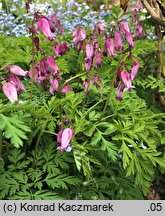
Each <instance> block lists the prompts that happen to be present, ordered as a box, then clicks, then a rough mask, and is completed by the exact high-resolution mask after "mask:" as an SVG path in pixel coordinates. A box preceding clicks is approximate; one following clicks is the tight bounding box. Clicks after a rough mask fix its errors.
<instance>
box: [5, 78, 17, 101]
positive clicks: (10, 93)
mask: <svg viewBox="0 0 165 216" xmlns="http://www.w3.org/2000/svg"><path fill="white" fill-rule="evenodd" d="M2 90H3V93H4V94H5V95H6V97H7V98H8V99H9V100H10V101H11V102H12V103H13V102H15V101H17V100H18V95H17V89H16V87H15V85H14V84H12V83H11V82H8V83H5V84H3V85H2Z"/></svg>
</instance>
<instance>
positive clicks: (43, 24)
mask: <svg viewBox="0 0 165 216" xmlns="http://www.w3.org/2000/svg"><path fill="white" fill-rule="evenodd" d="M37 26H38V28H39V30H40V31H41V32H42V33H43V34H44V35H45V36H46V37H47V38H52V37H53V34H52V31H51V28H50V22H49V21H48V19H47V18H46V17H41V18H40V19H39V20H38V21H37Z"/></svg>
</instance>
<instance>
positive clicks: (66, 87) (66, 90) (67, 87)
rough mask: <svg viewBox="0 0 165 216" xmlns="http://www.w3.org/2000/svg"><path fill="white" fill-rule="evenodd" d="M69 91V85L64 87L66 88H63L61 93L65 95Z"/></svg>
mask: <svg viewBox="0 0 165 216" xmlns="http://www.w3.org/2000/svg"><path fill="white" fill-rule="evenodd" d="M70 90H71V87H70V85H66V86H64V87H63V88H62V90H61V92H62V93H65V94H66V93H67V92H69V91H70Z"/></svg>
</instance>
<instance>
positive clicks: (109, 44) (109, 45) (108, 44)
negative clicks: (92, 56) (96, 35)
mask: <svg viewBox="0 0 165 216" xmlns="http://www.w3.org/2000/svg"><path fill="white" fill-rule="evenodd" d="M114 50H115V45H114V41H113V39H112V38H109V39H108V40H106V41H105V44H104V52H108V53H109V55H110V56H111V57H112V58H113V57H114V55H115V54H114Z"/></svg>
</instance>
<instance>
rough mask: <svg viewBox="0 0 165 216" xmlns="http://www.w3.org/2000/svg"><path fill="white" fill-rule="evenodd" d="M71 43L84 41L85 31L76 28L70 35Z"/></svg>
mask: <svg viewBox="0 0 165 216" xmlns="http://www.w3.org/2000/svg"><path fill="white" fill-rule="evenodd" d="M72 38H73V43H74V44H78V43H79V42H82V41H84V40H85V39H86V31H85V30H84V29H81V28H76V29H75V30H74V32H73V34H72Z"/></svg>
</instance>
